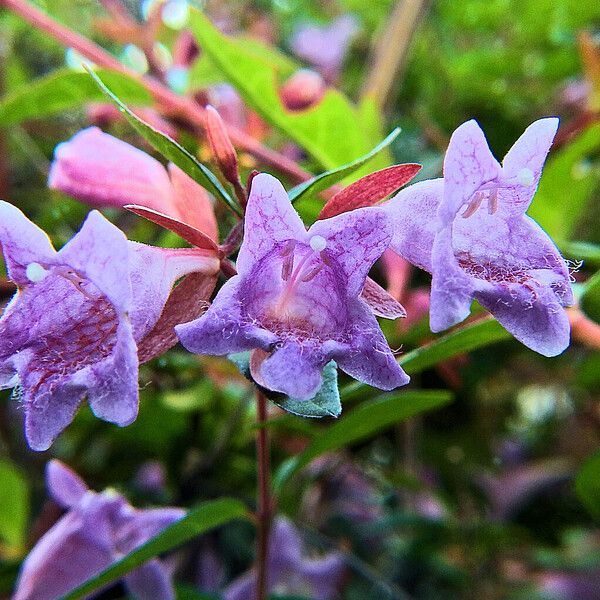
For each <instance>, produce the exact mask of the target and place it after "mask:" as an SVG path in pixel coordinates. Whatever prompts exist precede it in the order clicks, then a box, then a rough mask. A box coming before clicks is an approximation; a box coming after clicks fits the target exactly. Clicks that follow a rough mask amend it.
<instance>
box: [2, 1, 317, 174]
mask: <svg viewBox="0 0 600 600" xmlns="http://www.w3.org/2000/svg"><path fill="white" fill-rule="evenodd" d="M0 6H4V7H6V8H8V9H9V10H11V11H12V12H14V13H16V14H18V15H20V16H21V17H22V18H23V19H25V20H26V21H27V22H28V23H31V25H33V26H34V27H37V28H38V29H41V30H42V31H45V32H46V33H47V34H49V35H50V36H52V37H53V38H54V39H56V40H57V41H58V42H60V43H61V44H63V45H64V46H67V47H70V48H73V49H74V50H76V51H77V52H79V53H80V54H81V55H82V56H85V57H86V58H87V59H89V60H91V61H92V62H94V63H95V64H96V65H98V66H99V67H102V68H104V69H112V70H114V71H118V72H120V73H123V74H124V75H127V76H129V77H132V78H133V79H136V80H138V81H139V82H140V83H142V84H143V85H144V86H145V87H146V89H147V90H148V91H149V92H150V93H151V94H152V95H153V96H154V99H155V100H156V101H157V102H158V103H160V104H162V106H163V107H164V108H165V109H168V111H170V112H171V113H175V114H178V115H180V116H181V117H183V118H185V119H186V120H187V121H188V122H189V123H190V124H192V125H194V126H195V127H198V128H200V129H202V130H204V124H205V113H206V110H205V109H204V108H203V107H202V106H200V105H199V104H197V103H196V102H195V101H194V100H192V99H191V98H187V97H185V96H179V95H177V94H176V93H175V92H173V91H171V90H170V89H169V88H168V87H166V86H165V85H163V84H162V83H160V81H157V80H156V79H155V78H154V77H151V76H141V75H139V74H138V73H136V72H135V71H132V70H131V69H128V68H127V67H126V66H125V65H123V64H121V63H120V62H119V61H118V60H117V59H116V58H114V56H111V55H110V54H109V53H108V52H106V51H105V50H104V49H103V48H101V47H100V46H98V45H97V44H95V43H94V42H92V41H90V40H88V39H87V38H85V37H83V36H81V35H79V34H78V33H76V32H74V31H72V30H71V29H69V28H67V27H65V26H64V25H61V24H60V23H58V22H56V21H55V20H54V19H52V18H51V17H49V16H48V15H46V14H45V13H43V12H42V11H40V10H38V9H37V8H35V7H34V6H31V5H30V4H29V3H28V2H26V1H25V0H0ZM227 131H228V133H229V137H230V138H231V141H232V142H233V143H234V145H236V146H237V147H238V148H240V149H241V150H243V151H245V152H248V153H249V154H252V155H253V156H255V157H256V158H257V159H259V160H261V161H262V162H263V163H265V164H267V165H270V166H271V167H274V168H275V169H277V170H279V171H281V172H283V173H286V174H287V175H288V176H289V177H291V178H292V179H293V180H294V181H297V182H302V181H306V180H307V179H310V178H311V177H312V175H311V174H310V173H308V172H307V171H305V170H304V169H302V168H301V167H300V166H299V165H298V164H297V163H296V162H294V161H293V160H291V159H289V158H287V157H285V156H283V155H282V154H280V153H279V152H276V151H275V150H271V149H270V148H267V147H266V146H263V145H262V144H261V143H260V142H258V141H257V140H255V139H254V138H252V137H251V136H250V135H248V134H247V133H245V132H244V131H242V130H240V129H238V128H237V127H233V126H232V125H227Z"/></svg>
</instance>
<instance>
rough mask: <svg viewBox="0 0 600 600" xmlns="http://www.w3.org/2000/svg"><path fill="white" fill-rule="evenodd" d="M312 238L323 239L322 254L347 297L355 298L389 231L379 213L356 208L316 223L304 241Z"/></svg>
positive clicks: (387, 244) (371, 209)
mask: <svg viewBox="0 0 600 600" xmlns="http://www.w3.org/2000/svg"><path fill="white" fill-rule="evenodd" d="M313 236H321V237H323V238H325V240H326V244H327V245H326V247H325V250H323V253H324V254H325V255H326V256H327V258H329V259H332V260H333V261H335V263H336V266H339V267H340V268H341V271H342V273H343V274H344V275H345V277H346V280H347V294H348V296H350V297H356V296H358V294H360V292H361V290H362V289H363V287H364V285H365V279H366V277H367V275H368V273H369V271H370V270H371V267H372V266H373V264H374V263H375V261H376V260H377V259H378V258H379V257H380V256H381V255H382V254H383V252H384V251H385V249H386V248H387V247H388V246H389V243H390V240H391V239H392V227H391V224H390V223H389V219H388V217H387V215H386V213H385V212H384V211H383V210H382V209H379V208H359V209H357V210H353V211H351V212H348V213H344V214H341V215H338V216H336V217H332V218H331V219H325V220H323V221H317V222H316V223H315V224H314V225H313V226H312V227H311V228H310V230H309V231H308V239H309V240H310V239H311V238H313Z"/></svg>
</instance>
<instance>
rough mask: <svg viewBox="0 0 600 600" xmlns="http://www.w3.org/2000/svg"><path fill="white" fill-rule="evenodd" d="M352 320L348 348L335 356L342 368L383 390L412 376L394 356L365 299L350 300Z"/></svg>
mask: <svg viewBox="0 0 600 600" xmlns="http://www.w3.org/2000/svg"><path fill="white" fill-rule="evenodd" d="M349 321H350V322H349V329H348V332H347V335H348V339H349V342H348V345H349V348H348V350H346V351H342V352H335V353H334V354H333V355H332V358H333V359H334V360H335V361H336V362H337V364H338V366H339V367H340V369H342V371H344V372H345V373H347V374H348V375H350V376H351V377H354V378H355V379H358V380H359V381H362V382H363V383H366V384H367V385H372V386H375V387H378V388H380V389H382V390H393V389H395V388H397V387H400V386H402V385H406V384H407V383H408V382H409V381H410V378H409V377H408V375H407V374H406V373H405V372H404V371H403V370H402V368H401V367H400V365H399V364H398V362H397V361H396V359H395V358H394V355H393V354H392V351H391V350H390V347H389V345H388V343H387V341H386V339H385V337H384V336H383V333H382V332H381V329H380V328H379V324H378V323H377V320H376V319H375V317H374V316H373V314H372V313H371V311H370V309H369V308H368V306H367V305H366V304H365V303H364V302H363V301H362V300H359V299H357V300H355V301H354V302H352V303H351V305H350V307H349Z"/></svg>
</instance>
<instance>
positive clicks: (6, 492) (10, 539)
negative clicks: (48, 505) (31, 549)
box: [0, 460, 29, 548]
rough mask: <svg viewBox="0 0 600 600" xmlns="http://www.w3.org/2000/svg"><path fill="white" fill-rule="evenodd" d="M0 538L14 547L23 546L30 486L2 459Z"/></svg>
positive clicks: (0, 462)
mask: <svg viewBox="0 0 600 600" xmlns="http://www.w3.org/2000/svg"><path fill="white" fill-rule="evenodd" d="M0 514H1V515H2V518H1V519H0V539H3V540H4V541H5V542H6V544H8V545H9V546H14V547H17V548H19V547H22V546H23V545H24V544H25V538H26V535H27V522H28V520H29V487H28V484H27V479H25V477H24V476H23V475H22V474H21V472H20V471H19V470H18V469H17V468H16V467H15V466H14V465H13V464H12V463H11V462H8V461H7V460H0Z"/></svg>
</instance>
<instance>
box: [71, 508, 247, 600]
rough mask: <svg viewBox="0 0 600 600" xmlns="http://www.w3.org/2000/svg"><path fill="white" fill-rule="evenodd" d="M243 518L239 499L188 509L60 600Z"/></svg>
mask: <svg viewBox="0 0 600 600" xmlns="http://www.w3.org/2000/svg"><path fill="white" fill-rule="evenodd" d="M246 516H247V511H246V507H245V506H244V505H243V504H242V503H241V502H240V501H239V500H235V499H233V498H221V499H219V500H209V501H207V502H203V503H202V504H199V505H198V506H197V507H196V508H194V509H192V510H191V511H190V512H189V513H188V514H187V515H186V516H185V517H183V519H180V520H179V521H177V522H176V523H173V524H172V525H170V526H169V527H167V528H166V529H164V530H163V531H161V532H160V533H159V534H158V535H156V536H155V537H153V538H152V539H150V540H148V541H147V542H146V543H145V544H144V545H142V546H140V547H139V548H137V549H135V550H134V551H133V552H130V553H129V554H127V555H126V556H124V557H123V558H121V559H120V560H118V561H117V562H115V563H113V564H112V565H111V566H110V567H108V568H107V569H104V571H102V572H101V573H100V574H98V575H96V576H95V577H92V578H91V579H89V580H88V581H86V582H85V583H83V584H82V585H80V586H79V587H77V588H76V589H75V590H73V591H71V592H69V593H68V594H66V595H65V596H63V597H62V600H77V599H78V598H83V597H84V596H87V595H88V594H90V593H92V592H94V591H95V590H97V589H99V588H101V587H103V586H105V585H107V584H108V583H111V582H112V581H116V580H118V579H120V578H121V577H123V576H124V575H126V574H127V573H129V572H130V571H132V570H133V569H135V568H136V567H139V566H140V565H141V564H143V563H145V562H147V561H148V560H150V559H152V558H154V557H155V556H158V555H159V554H162V553H163V552H168V551H169V550H172V549H173V548H176V547H177V546H180V545H181V544H184V543H185V542H187V541H189V540H191V539H192V538H195V537H196V536H198V535H200V534H202V533H205V532H206V531H208V530H209V529H214V528H215V527H219V526H220V525H223V524H224V523H227V522H229V521H232V520H233V519H240V518H244V517H246Z"/></svg>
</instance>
